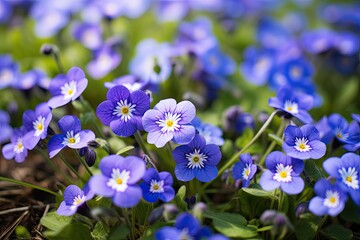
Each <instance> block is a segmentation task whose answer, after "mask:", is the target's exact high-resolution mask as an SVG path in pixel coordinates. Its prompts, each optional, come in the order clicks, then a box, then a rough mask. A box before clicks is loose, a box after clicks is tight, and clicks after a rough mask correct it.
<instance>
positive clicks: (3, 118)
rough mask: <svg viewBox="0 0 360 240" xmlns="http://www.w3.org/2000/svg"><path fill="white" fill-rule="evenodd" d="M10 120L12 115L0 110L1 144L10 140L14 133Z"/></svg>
mask: <svg viewBox="0 0 360 240" xmlns="http://www.w3.org/2000/svg"><path fill="white" fill-rule="evenodd" d="M9 122H10V116H9V114H8V112H5V111H2V110H0V132H1V134H0V144H2V143H4V142H6V141H8V140H9V139H10V137H11V135H12V132H13V129H12V127H11V126H10V125H9Z"/></svg>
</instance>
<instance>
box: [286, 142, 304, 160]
mask: <svg viewBox="0 0 360 240" xmlns="http://www.w3.org/2000/svg"><path fill="white" fill-rule="evenodd" d="M282 148H283V150H284V152H285V153H286V154H287V155H288V156H290V157H292V158H298V159H302V160H305V159H310V158H311V155H310V151H307V152H300V151H298V150H297V149H296V148H295V147H294V146H290V145H287V144H286V143H285V142H284V143H283V145H282Z"/></svg>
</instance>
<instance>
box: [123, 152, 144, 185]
mask: <svg viewBox="0 0 360 240" xmlns="http://www.w3.org/2000/svg"><path fill="white" fill-rule="evenodd" d="M120 168H121V169H127V170H129V171H130V178H129V180H128V183H129V184H135V183H137V182H138V181H139V180H140V179H142V177H143V176H144V174H145V171H146V165H145V162H144V160H142V159H141V158H139V157H135V156H128V157H125V159H124V161H122V162H121V163H120Z"/></svg>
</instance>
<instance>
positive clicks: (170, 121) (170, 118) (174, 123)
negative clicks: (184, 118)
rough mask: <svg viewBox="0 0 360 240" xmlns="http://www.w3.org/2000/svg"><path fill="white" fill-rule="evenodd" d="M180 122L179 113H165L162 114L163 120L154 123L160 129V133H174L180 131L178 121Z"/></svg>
mask: <svg viewBox="0 0 360 240" xmlns="http://www.w3.org/2000/svg"><path fill="white" fill-rule="evenodd" d="M180 120H181V114H180V113H170V112H167V113H165V114H164V119H161V120H158V121H156V123H157V124H158V125H159V127H161V130H160V131H161V132H163V133H166V132H174V131H178V130H179V129H180V124H179V121H180Z"/></svg>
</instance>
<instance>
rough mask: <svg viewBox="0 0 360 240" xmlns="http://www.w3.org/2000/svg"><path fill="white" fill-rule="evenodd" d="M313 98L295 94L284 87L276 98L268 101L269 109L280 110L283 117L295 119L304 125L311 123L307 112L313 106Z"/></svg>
mask: <svg viewBox="0 0 360 240" xmlns="http://www.w3.org/2000/svg"><path fill="white" fill-rule="evenodd" d="M313 101H314V100H313V98H312V97H311V96H310V95H307V94H304V93H300V92H295V91H294V90H292V89H291V88H289V87H287V86H285V87H282V88H280V89H279V91H278V92H277V94H276V97H274V98H270V99H269V105H270V107H273V108H275V109H278V110H281V113H282V114H285V117H292V116H293V117H296V118H298V119H299V120H301V121H302V122H304V123H311V122H312V121H313V119H312V118H311V116H310V114H309V113H308V112H307V111H308V110H310V109H311V108H312V106H313Z"/></svg>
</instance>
